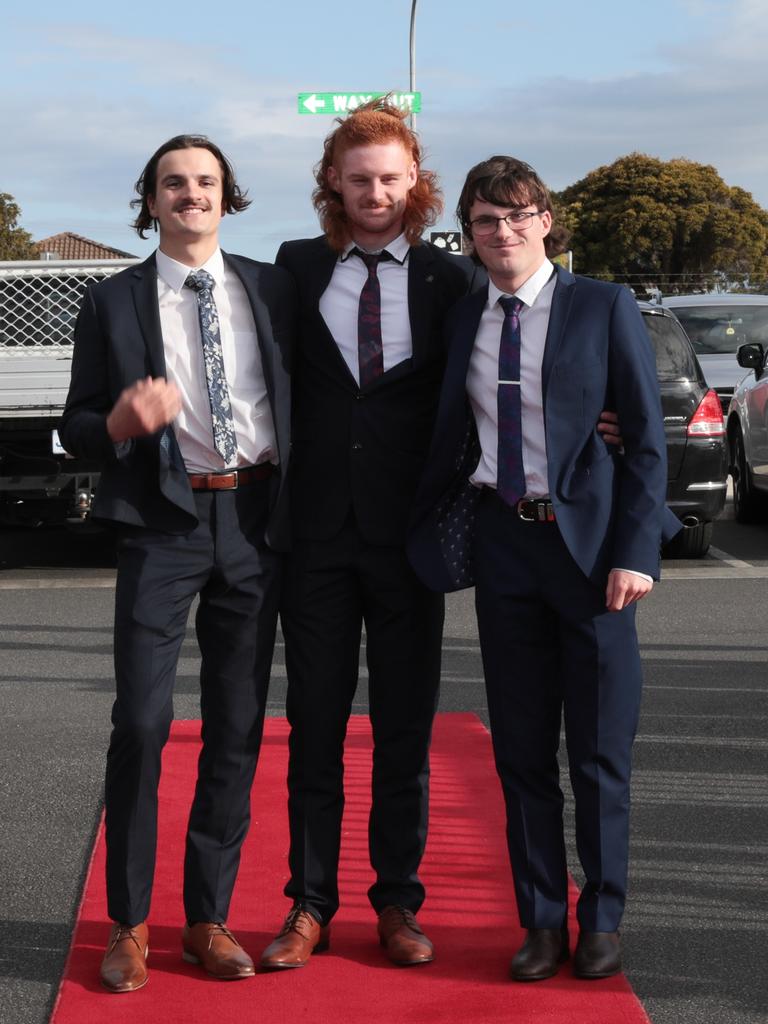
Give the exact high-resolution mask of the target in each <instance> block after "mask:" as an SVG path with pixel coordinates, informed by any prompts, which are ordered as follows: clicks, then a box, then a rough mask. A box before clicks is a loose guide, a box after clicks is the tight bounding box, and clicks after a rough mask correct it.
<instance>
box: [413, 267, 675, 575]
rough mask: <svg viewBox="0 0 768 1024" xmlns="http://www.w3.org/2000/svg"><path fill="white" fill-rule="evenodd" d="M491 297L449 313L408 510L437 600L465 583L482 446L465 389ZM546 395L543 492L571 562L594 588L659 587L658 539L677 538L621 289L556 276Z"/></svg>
mask: <svg viewBox="0 0 768 1024" xmlns="http://www.w3.org/2000/svg"><path fill="white" fill-rule="evenodd" d="M487 298H488V295H487V289H483V290H482V291H479V292H477V293H476V294H474V295H472V296H469V297H468V298H466V299H464V300H463V301H462V302H461V303H460V304H459V305H458V306H457V307H456V308H455V309H454V310H453V312H452V314H451V317H450V323H449V325H448V345H449V356H448V365H447V369H446V373H445V380H444V384H443V390H442V394H441V399H440V408H439V411H438V416H437V423H436V429H435V436H434V441H433V444H432V448H431V451H430V455H429V461H428V465H427V469H426V472H425V476H424V480H423V483H422V486H421V487H420V489H419V494H418V496H417V499H416V503H415V510H414V517H413V522H412V530H411V535H410V539H409V545H408V552H409V556H410V558H411V562H412V563H413V565H414V567H415V569H416V571H417V572H418V574H419V575H420V577H421V578H422V579H423V580H424V582H425V583H427V585H428V586H430V587H432V588H433V589H435V590H455V589H459V588H460V587H463V586H469V585H471V583H472V568H471V548H472V528H471V524H472V518H473V499H474V498H476V497H477V495H478V494H479V491H477V490H476V489H475V488H472V487H471V485H470V484H468V482H467V477H468V475H469V474H470V473H471V472H472V471H473V470H474V468H475V466H476V465H477V460H478V456H479V447H478V444H477V436H476V431H475V430H474V419H473V417H472V414H471V409H470V404H469V401H468V399H467V395H466V379H467V369H468V366H469V359H470V356H471V354H472V349H473V346H474V342H475V336H476V334H477V330H478V326H479V323H480V317H481V315H482V312H483V308H484V306H485V303H486V301H487ZM542 388H543V399H544V429H545V434H546V444H547V460H548V476H549V493H550V497H551V499H552V503H553V505H554V508H555V517H556V519H557V524H558V528H559V530H560V532H561V534H562V536H563V539H564V541H565V543H566V545H567V546H568V550H569V551H570V553H571V555H572V556H573V558H574V560H575V561H576V562H577V564H578V565H579V567H580V568H581V570H582V571H583V572H584V574H585V576H588V577H589V578H590V579H592V580H593V581H594V582H596V583H598V584H600V585H602V584H604V583H605V580H606V578H607V574H608V572H609V571H610V570H611V569H612V568H619V569H633V570H635V571H638V572H643V573H647V574H648V575H649V576H652V577H653V578H654V579H658V575H659V549H660V545H661V539H662V532H664V534H665V538H666V537H668V536H671V535H673V534H674V533H675V532H676V531H677V529H679V523H678V522H677V521H676V520H675V518H674V516H673V515H672V513H671V512H669V511H668V510H667V509H666V508H665V505H664V499H665V494H666V481H667V471H666V443H665V438H664V424H663V419H662V414H661V407H660V401H659V389H658V383H657V379H656V365H655V359H654V354H653V350H652V348H651V344H650V341H649V339H648V334H647V332H646V330H645V327H644V325H643V321H642V317H641V315H640V313H639V311H638V308H637V304H636V302H635V300H634V299H633V297H632V295H631V294H630V292H629V291H628V290H627V289H626V288H624V287H621V286H619V285H613V284H606V283H604V282H599V281H593V280H591V279H590V278H585V277H574V276H573V275H572V274H569V273H568V272H567V271H564V270H562V269H560V268H558V269H557V281H556V284H555V291H554V295H553V298H552V310H551V314H550V319H549V329H548V331H547V339H546V345H545V349H544V358H543V364H542ZM603 409H614V410H616V411H617V412H618V415H619V423H620V429H621V433H622V436H623V438H624V454H619V453H618V452H617V451H616V450H615V449H613V448H611V446H610V445H608V444H606V443H605V442H604V441H603V440H602V438H601V436H600V435H599V434H598V432H597V429H596V426H597V422H598V419H599V416H600V412H601V411H602V410H603ZM473 492H474V494H473ZM535 528H536V527H535V526H534V525H532V526H531V529H535Z"/></svg>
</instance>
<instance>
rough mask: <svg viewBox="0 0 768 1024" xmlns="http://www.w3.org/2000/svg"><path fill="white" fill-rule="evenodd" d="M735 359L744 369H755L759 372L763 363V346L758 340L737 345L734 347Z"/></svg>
mask: <svg viewBox="0 0 768 1024" xmlns="http://www.w3.org/2000/svg"><path fill="white" fill-rule="evenodd" d="M736 361H737V362H738V364H739V366H743V367H744V369H745V370H755V371H756V372H757V373H758V374H759V373H760V371H761V370H762V368H763V366H764V364H765V352H763V346H762V345H761V344H759V342H751V343H750V344H748V345H739V347H738V348H737V349H736Z"/></svg>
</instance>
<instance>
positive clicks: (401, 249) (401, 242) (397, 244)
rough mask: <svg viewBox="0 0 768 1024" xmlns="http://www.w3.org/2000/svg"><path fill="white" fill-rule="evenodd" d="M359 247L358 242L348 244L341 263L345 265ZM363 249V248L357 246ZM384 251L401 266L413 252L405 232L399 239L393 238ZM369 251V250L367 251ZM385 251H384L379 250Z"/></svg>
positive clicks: (342, 254)
mask: <svg viewBox="0 0 768 1024" xmlns="http://www.w3.org/2000/svg"><path fill="white" fill-rule="evenodd" d="M356 246H357V242H347V244H346V245H345V246H344V249H343V251H342V253H341V257H340V258H341V262H342V263H344V262H345V261H346V260H347V259H348V258H349V254H350V253H351V252H352V250H353V249H354V248H355V247H356ZM357 247H358V248H360V249H362V248H363V246H362V245H361V246H357ZM384 249H385V250H386V251H387V252H388V253H389V255H390V256H391V257H392V259H393V260H394V261H395V263H399V264H400V265H401V266H402V265H403V264H404V263H405V261H406V259H407V257H408V253H409V252H410V251H411V247H410V245H409V244H408V242H407V241H406V238H405V232H403V233H402V234H400V235H398V236H397V238H393V239H392V241H391V242H387V244H386V245H385V246H384ZM365 251H366V252H367V251H368V250H367V249H366V250H365ZM373 251H376V250H373ZM379 251H384V250H379Z"/></svg>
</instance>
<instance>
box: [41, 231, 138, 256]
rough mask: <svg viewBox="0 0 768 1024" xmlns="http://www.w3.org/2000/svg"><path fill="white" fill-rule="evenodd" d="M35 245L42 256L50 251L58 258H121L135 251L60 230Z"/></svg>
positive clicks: (131, 254)
mask: <svg viewBox="0 0 768 1024" xmlns="http://www.w3.org/2000/svg"><path fill="white" fill-rule="evenodd" d="M34 245H35V248H36V249H37V251H38V252H39V253H40V256H41V258H42V254H43V253H46V252H49V253H55V255H54V256H53V257H51V258H53V259H58V260H120V259H128V258H130V257H132V256H133V253H130V252H123V250H122V249H114V248H113V247H112V246H111V245H103V244H102V243H101V242H94V241H93V239H92V238H83V236H82V235H76V234H75V233H74V232H73V231H60V232H59V234H58V235H51V236H50V238H41V239H40V241H39V242H35V243H34Z"/></svg>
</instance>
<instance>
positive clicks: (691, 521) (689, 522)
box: [680, 515, 701, 530]
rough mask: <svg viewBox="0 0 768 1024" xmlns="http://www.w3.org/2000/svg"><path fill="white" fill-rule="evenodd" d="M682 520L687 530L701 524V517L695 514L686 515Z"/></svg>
mask: <svg viewBox="0 0 768 1024" xmlns="http://www.w3.org/2000/svg"><path fill="white" fill-rule="evenodd" d="M680 522H681V523H682V524H683V526H684V527H685V528H686V529H687V530H692V529H693V528H694V527H696V526H701V519H699V517H698V516H693V515H690V516H685V517H684V518H683V519H681V520H680Z"/></svg>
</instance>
